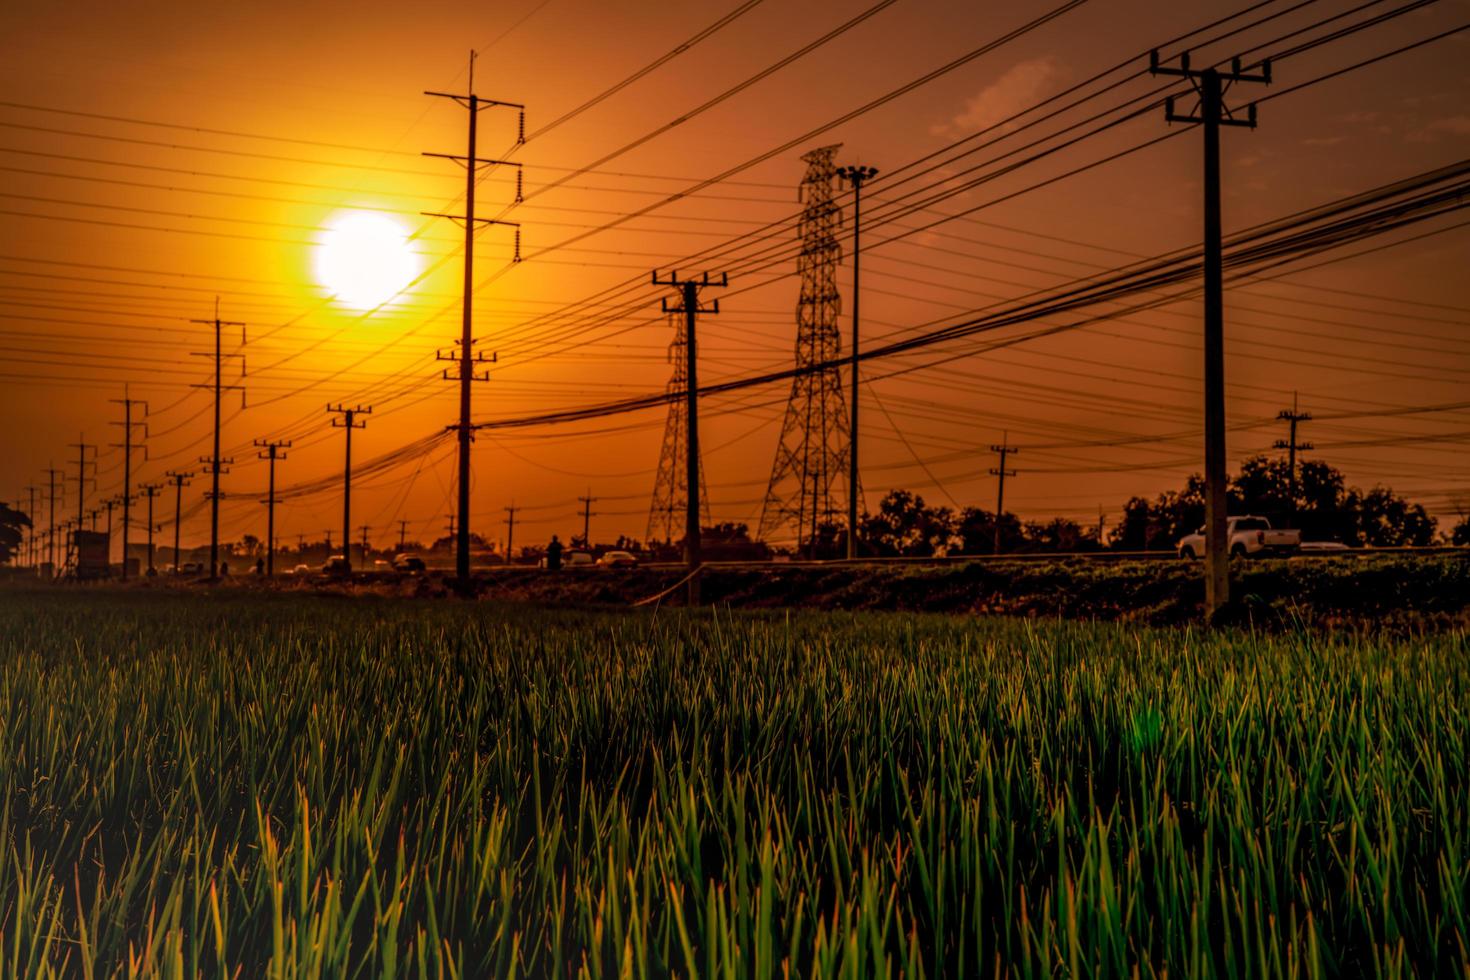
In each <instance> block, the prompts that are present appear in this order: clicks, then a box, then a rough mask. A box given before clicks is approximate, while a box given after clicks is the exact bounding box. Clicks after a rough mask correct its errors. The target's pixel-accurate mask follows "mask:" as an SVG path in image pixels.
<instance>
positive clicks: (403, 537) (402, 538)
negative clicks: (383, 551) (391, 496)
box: [398, 520, 408, 553]
mask: <svg viewBox="0 0 1470 980" xmlns="http://www.w3.org/2000/svg"><path fill="white" fill-rule="evenodd" d="M407 540H408V521H403V520H400V521H399V522H398V551H399V552H400V553H402V551H403V545H404V542H406V541H407Z"/></svg>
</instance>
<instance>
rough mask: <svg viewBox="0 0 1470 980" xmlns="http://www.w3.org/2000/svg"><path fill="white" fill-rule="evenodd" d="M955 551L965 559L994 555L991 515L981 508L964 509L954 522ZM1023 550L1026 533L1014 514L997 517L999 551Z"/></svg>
mask: <svg viewBox="0 0 1470 980" xmlns="http://www.w3.org/2000/svg"><path fill="white" fill-rule="evenodd" d="M954 533H955V538H956V539H957V540H956V547H958V548H959V550H960V552H961V553H962V554H966V555H988V554H991V553H993V552H994V551H995V514H994V513H992V512H991V511H988V510H985V509H983V508H981V507H966V508H965V509H964V510H962V511H960V516H959V519H958V520H957V521H955V530H954ZM1025 546H1026V531H1025V528H1023V527H1022V526H1021V520H1020V518H1018V517H1017V516H1016V515H1015V514H1010V513H1006V514H1002V515H1001V516H1000V549H1001V551H1004V552H1013V551H1020V550H1022V549H1023V548H1024V547H1025Z"/></svg>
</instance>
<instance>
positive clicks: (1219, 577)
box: [1149, 51, 1271, 616]
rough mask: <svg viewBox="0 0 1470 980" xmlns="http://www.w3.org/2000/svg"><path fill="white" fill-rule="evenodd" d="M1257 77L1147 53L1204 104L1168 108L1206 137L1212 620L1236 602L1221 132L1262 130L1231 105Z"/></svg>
mask: <svg viewBox="0 0 1470 980" xmlns="http://www.w3.org/2000/svg"><path fill="white" fill-rule="evenodd" d="M1260 67H1261V70H1260V73H1259V74H1254V75H1253V74H1247V73H1246V72H1245V70H1244V69H1243V68H1242V67H1241V64H1240V59H1239V58H1235V59H1234V60H1233V61H1232V62H1231V65H1230V70H1229V71H1227V72H1221V71H1220V70H1219V69H1217V68H1214V67H1210V68H1204V69H1198V70H1197V69H1192V68H1190V67H1189V53H1188V52H1185V53H1184V54H1181V55H1180V56H1179V67H1177V68H1165V67H1163V66H1162V65H1161V64H1160V63H1159V53H1158V51H1153V52H1151V53H1150V54H1149V70H1150V71H1151V72H1152V73H1153V74H1155V75H1168V76H1173V77H1176V78H1187V79H1189V81H1190V84H1192V85H1193V86H1194V91H1195V94H1196V95H1197V96H1198V97H1199V104H1198V105H1197V106H1196V107H1195V111H1194V112H1192V113H1176V112H1175V111H1174V99H1173V97H1172V96H1171V97H1170V98H1169V99H1167V100H1166V102H1165V111H1164V117H1165V119H1167V120H1168V121H1169V122H1183V123H1197V124H1199V125H1201V126H1203V127H1204V133H1205V153H1204V166H1205V181H1204V187H1205V200H1204V218H1205V222H1204V223H1205V229H1204V232H1205V233H1204V246H1205V248H1204V251H1205V256H1204V259H1205V261H1204V286H1205V290H1204V294H1205V295H1204V301H1205V310H1204V312H1205V322H1204V327H1205V331H1204V333H1205V336H1204V351H1205V371H1204V380H1205V384H1204V388H1205V391H1204V394H1205V565H1206V568H1205V612H1206V615H1207V616H1213V614H1214V613H1215V612H1216V611H1217V610H1219V609H1221V608H1222V607H1224V606H1225V605H1226V604H1228V603H1229V602H1230V542H1229V540H1228V538H1229V535H1228V534H1227V530H1226V522H1227V520H1228V516H1227V503H1226V496H1225V480H1226V475H1225V272H1224V242H1223V240H1222V239H1223V232H1222V230H1221V219H1220V127H1221V126H1247V127H1249V128H1251V129H1254V128H1255V126H1256V107H1255V105H1254V104H1251V105H1249V106H1248V107H1247V109H1246V115H1245V118H1237V117H1236V116H1235V114H1234V113H1233V112H1232V111H1231V110H1230V109H1228V108H1226V106H1225V88H1226V86H1227V85H1232V84H1235V83H1237V82H1260V83H1262V84H1266V85H1269V84H1270V83H1271V63H1270V62H1269V61H1262V62H1261V66H1260Z"/></svg>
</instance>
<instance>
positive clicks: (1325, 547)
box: [1301, 541, 1353, 555]
mask: <svg viewBox="0 0 1470 980" xmlns="http://www.w3.org/2000/svg"><path fill="white" fill-rule="evenodd" d="M1352 550H1353V549H1351V548H1349V547H1348V546H1347V545H1345V544H1343V543H1342V542H1341V541H1303V542H1302V547H1301V551H1302V554H1315V555H1323V554H1341V553H1343V552H1346V551H1352Z"/></svg>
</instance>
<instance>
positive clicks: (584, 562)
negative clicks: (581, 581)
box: [561, 551, 595, 568]
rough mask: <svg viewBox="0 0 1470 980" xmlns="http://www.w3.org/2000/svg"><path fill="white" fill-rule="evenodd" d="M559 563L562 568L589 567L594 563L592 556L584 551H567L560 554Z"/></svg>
mask: <svg viewBox="0 0 1470 980" xmlns="http://www.w3.org/2000/svg"><path fill="white" fill-rule="evenodd" d="M561 563H562V567H563V568H590V567H592V565H593V564H595V562H593V560H592V556H591V555H590V554H588V553H587V552H585V551H568V552H567V553H566V554H565V555H562V558H561Z"/></svg>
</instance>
